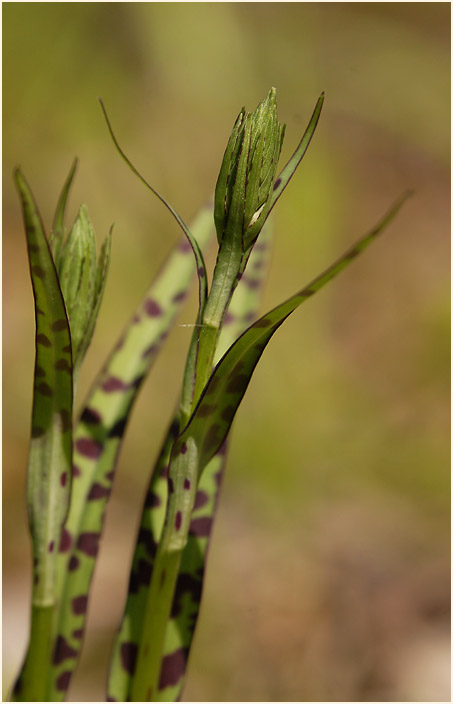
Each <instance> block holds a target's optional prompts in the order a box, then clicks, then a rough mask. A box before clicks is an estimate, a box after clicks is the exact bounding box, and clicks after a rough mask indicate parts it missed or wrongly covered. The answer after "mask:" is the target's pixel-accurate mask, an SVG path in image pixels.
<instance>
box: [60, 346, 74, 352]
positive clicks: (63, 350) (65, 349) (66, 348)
mask: <svg viewBox="0 0 453 704" xmlns="http://www.w3.org/2000/svg"><path fill="white" fill-rule="evenodd" d="M61 351H62V352H72V348H71V345H65V346H64V347H62V348H61Z"/></svg>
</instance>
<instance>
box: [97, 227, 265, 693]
mask: <svg viewBox="0 0 453 704" xmlns="http://www.w3.org/2000/svg"><path fill="white" fill-rule="evenodd" d="M270 231H271V228H270V226H269V224H266V226H265V228H264V229H263V232H262V234H261V237H260V242H259V245H257V246H256V247H255V248H254V250H253V252H252V255H251V257H250V260H249V265H248V269H249V271H250V274H248V278H245V277H243V279H242V281H241V282H240V283H239V285H238V287H237V289H236V291H235V293H234V295H233V298H232V301H231V303H230V307H229V310H228V315H227V318H226V319H225V323H224V326H223V329H222V333H221V336H220V341H219V353H220V352H221V351H222V350H225V349H227V348H228V347H229V346H230V345H231V344H232V343H233V342H234V340H235V339H236V338H237V337H238V336H239V335H240V334H241V333H242V332H243V331H244V329H245V328H246V327H247V325H249V324H250V320H251V318H253V317H256V311H257V309H258V306H259V301H260V297H261V289H262V284H263V281H264V279H265V275H266V273H267V269H268V263H269V239H270ZM178 425H179V424H178V418H175V420H174V422H173V423H172V424H171V425H170V428H169V430H168V433H167V437H166V440H165V443H164V446H163V448H162V450H161V453H160V455H159V459H158V461H157V463H156V466H155V468H154V470H153V473H152V476H151V481H150V485H149V488H148V492H147V495H146V498H145V503H144V506H143V510H142V518H141V523H140V529H139V534H138V538H137V543H136V546H135V551H134V558H133V563H132V568H131V577H130V581H129V593H128V598H127V603H126V608H125V612H124V616H123V619H122V622H121V627H120V630H119V632H118V635H117V637H116V639H115V643H114V648H113V654H112V660H111V666H110V673H109V682H108V694H109V697H110V698H111V699H115V700H116V701H127V700H128V698H129V695H130V688H131V683H132V672H133V666H134V661H135V657H136V653H137V649H138V644H139V642H140V639H141V634H142V627H143V616H144V612H145V608H146V602H147V594H148V589H149V580H150V576H151V573H152V568H153V561H154V554H155V551H156V546H157V543H158V541H159V538H160V535H161V531H162V526H163V522H164V517H165V505H166V502H167V498H168V474H167V473H168V464H169V460H170V452H171V448H172V446H173V444H174V441H175V439H176V436H177V432H178ZM225 453H226V448H225V447H223V448H221V449H220V450H219V452H218V453H217V454H216V455H215V456H214V457H213V458H212V460H211V461H210V462H209V464H208V466H207V467H206V469H205V471H204V473H203V476H202V478H201V481H200V485H199V487H198V493H197V499H196V502H195V508H194V510H193V512H192V531H191V532H190V533H189V537H188V542H187V545H186V547H185V549H184V553H183V556H182V561H181V568H180V573H179V576H178V581H177V585H176V594H175V599H174V602H173V608H172V618H171V620H170V621H169V623H168V626H167V633H166V637H165V646H164V670H163V673H162V684H163V685H165V682H166V679H167V675H166V669H165V668H167V670H168V668H169V667H174V666H175V665H176V666H177V667H176V669H173V670H172V672H173V675H172V678H171V682H172V683H171V684H168V685H167V686H163V688H162V689H161V690H159V691H158V692H156V693H155V696H154V698H155V700H156V701H176V699H177V698H178V697H179V694H180V692H181V689H182V686H183V682H184V673H185V663H186V661H187V657H188V654H189V651H190V648H191V644H192V638H193V634H194V629H195V625H196V621H197V618H198V612H199V608H200V599H201V593H202V585H203V573H204V569H205V564H206V557H207V551H208V546H209V541H210V533H211V529H212V525H213V521H214V514H215V509H216V506H217V499H218V490H219V486H220V483H221V479H222V472H223V468H224V464H225ZM167 681H168V680H167Z"/></svg>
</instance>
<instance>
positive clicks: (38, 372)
mask: <svg viewBox="0 0 453 704" xmlns="http://www.w3.org/2000/svg"><path fill="white" fill-rule="evenodd" d="M35 376H46V372H45V371H44V369H41V367H38V366H36V367H35Z"/></svg>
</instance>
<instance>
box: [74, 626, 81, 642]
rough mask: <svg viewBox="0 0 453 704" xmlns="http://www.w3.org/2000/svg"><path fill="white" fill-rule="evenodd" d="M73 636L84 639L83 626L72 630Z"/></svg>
mask: <svg viewBox="0 0 453 704" xmlns="http://www.w3.org/2000/svg"><path fill="white" fill-rule="evenodd" d="M72 637H73V638H77V640H82V638H83V628H76V629H75V631H73V632H72Z"/></svg>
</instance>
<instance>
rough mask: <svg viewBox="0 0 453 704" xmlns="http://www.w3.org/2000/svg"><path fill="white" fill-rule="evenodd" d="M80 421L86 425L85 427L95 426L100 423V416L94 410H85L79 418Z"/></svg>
mask: <svg viewBox="0 0 453 704" xmlns="http://www.w3.org/2000/svg"><path fill="white" fill-rule="evenodd" d="M80 420H81V421H82V423H86V425H97V424H98V423H100V422H101V421H102V416H101V414H100V413H99V412H98V411H95V410H94V408H85V409H84V411H83V413H82V415H81V416H80Z"/></svg>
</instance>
